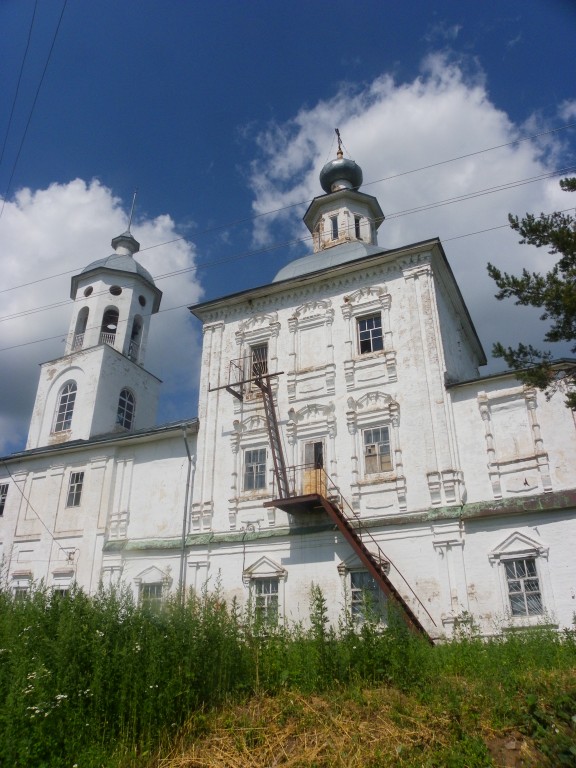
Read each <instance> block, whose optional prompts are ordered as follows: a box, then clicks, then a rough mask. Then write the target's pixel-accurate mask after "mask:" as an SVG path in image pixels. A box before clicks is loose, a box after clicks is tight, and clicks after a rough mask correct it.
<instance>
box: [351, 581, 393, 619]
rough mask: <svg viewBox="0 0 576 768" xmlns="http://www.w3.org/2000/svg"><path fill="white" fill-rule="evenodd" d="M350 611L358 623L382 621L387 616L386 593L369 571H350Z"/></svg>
mask: <svg viewBox="0 0 576 768" xmlns="http://www.w3.org/2000/svg"><path fill="white" fill-rule="evenodd" d="M350 613H351V614H352V619H353V620H354V621H355V622H357V623H362V622H363V621H366V620H367V619H368V620H370V621H382V620H383V619H384V618H385V616H386V603H385V598H384V595H383V594H382V591H381V590H380V587H379V586H378V584H377V583H376V581H375V580H374V577H373V576H372V575H371V574H370V573H368V571H352V572H351V573H350Z"/></svg>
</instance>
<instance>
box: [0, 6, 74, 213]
mask: <svg viewBox="0 0 576 768" xmlns="http://www.w3.org/2000/svg"><path fill="white" fill-rule="evenodd" d="M67 3H68V0H64V4H63V6H62V11H61V12H60V18H59V19H58V24H57V25H56V30H55V32H54V37H53V38H52V44H51V46H50V50H49V51H48V56H47V57H46V63H45V64H44V69H43V70H42V76H41V77H40V82H39V83H38V88H37V89H36V94H35V95H34V100H33V102H32V106H31V107H30V113H29V115H28V120H27V121H26V126H25V127H24V133H23V134H22V139H21V141H20V146H19V147H18V152H17V153H16V158H15V160H14V163H13V164H12V171H11V173H10V177H9V179H8V185H7V187H6V191H5V192H4V199H3V200H2V208H0V219H1V218H2V214H3V213H4V208H5V206H6V199H7V197H8V193H9V192H10V189H11V187H12V180H13V179H14V174H15V172H16V166H17V165H18V160H19V159H20V154H21V152H22V147H23V146H24V142H25V140H26V135H27V134H28V128H29V127H30V123H31V122H32V115H33V113H34V108H35V107H36V102H37V101H38V96H39V95H40V90H41V88H42V84H43V83H44V77H45V75H46V71H47V70H48V64H49V63H50V59H51V58H52V52H53V50H54V46H55V44H56V38H57V37H58V32H59V31H60V26H61V24H62V18H63V16H64V11H65V10H66V5H67Z"/></svg>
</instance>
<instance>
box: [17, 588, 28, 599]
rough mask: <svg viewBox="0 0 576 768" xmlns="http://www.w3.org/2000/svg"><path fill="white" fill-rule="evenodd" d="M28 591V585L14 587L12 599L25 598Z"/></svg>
mask: <svg viewBox="0 0 576 768" xmlns="http://www.w3.org/2000/svg"><path fill="white" fill-rule="evenodd" d="M29 592H30V589H29V587H14V600H26V598H27V597H28V594H29Z"/></svg>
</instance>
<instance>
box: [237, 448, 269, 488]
mask: <svg viewBox="0 0 576 768" xmlns="http://www.w3.org/2000/svg"><path fill="white" fill-rule="evenodd" d="M253 454H258V456H255V455H253ZM262 454H263V455H264V460H263V461H262ZM249 459H251V460H249ZM267 461H268V452H267V450H266V447H265V446H259V447H253V448H244V450H243V454H242V464H243V470H242V491H243V492H244V493H261V492H263V491H266V490H267V489H268V478H267ZM254 467H256V469H255V470H251V468H254ZM260 468H262V469H260Z"/></svg>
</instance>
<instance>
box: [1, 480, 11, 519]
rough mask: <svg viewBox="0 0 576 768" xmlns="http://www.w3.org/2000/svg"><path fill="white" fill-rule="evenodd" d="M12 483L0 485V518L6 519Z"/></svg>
mask: <svg viewBox="0 0 576 768" xmlns="http://www.w3.org/2000/svg"><path fill="white" fill-rule="evenodd" d="M9 488H10V483H0V517H4V510H5V509H6V499H7V498H8V489H9Z"/></svg>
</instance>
